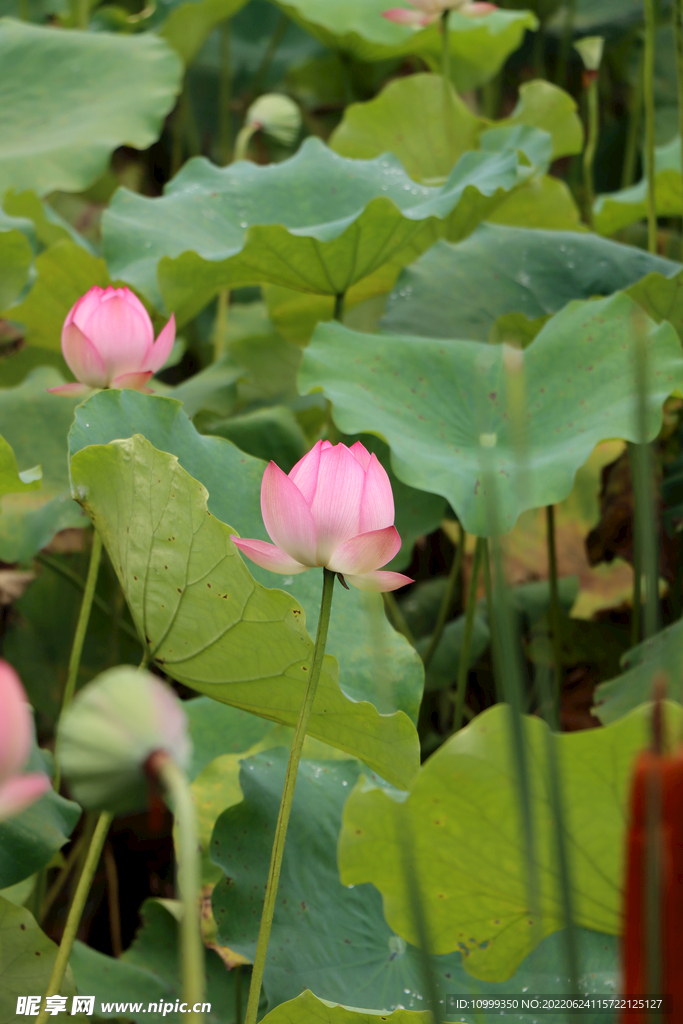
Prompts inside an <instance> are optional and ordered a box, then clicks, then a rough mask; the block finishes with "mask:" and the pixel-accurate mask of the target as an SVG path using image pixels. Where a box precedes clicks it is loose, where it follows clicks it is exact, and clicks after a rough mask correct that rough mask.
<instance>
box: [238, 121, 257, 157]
mask: <svg viewBox="0 0 683 1024" xmlns="http://www.w3.org/2000/svg"><path fill="white" fill-rule="evenodd" d="M258 130H259V126H258V124H257V123H256V122H255V121H249V122H248V123H247V124H243V125H242V127H241V128H240V130H239V131H238V133H237V139H236V140H235V152H234V154H233V160H234V161H235V162H237V161H238V160H246V159H247V152H248V150H249V143H250V142H251V137H252V135H255V134H256V132H257V131H258Z"/></svg>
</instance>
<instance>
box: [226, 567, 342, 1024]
mask: <svg viewBox="0 0 683 1024" xmlns="http://www.w3.org/2000/svg"><path fill="white" fill-rule="evenodd" d="M334 578H335V573H333V572H332V571H331V570H330V569H323V592H322V600H321V602H320V618H319V620H318V632H317V635H316V638H315V649H314V651H313V662H312V665H311V674H310V677H309V680H308V686H307V687H306V693H305V695H304V700H303V704H302V705H301V711H300V712H299V720H298V722H297V723H296V729H295V731H294V738H293V740H292V748H291V750H290V752H289V761H288V762H287V774H286V775H285V785H284V789H283V792H282V802H281V803H280V812H279V814H278V818H277V823H276V825H275V838H274V840H273V851H272V854H271V857H270V868H269V870H268V881H267V884H266V896H265V900H264V902H263V913H262V914H261V927H260V929H259V935H258V942H257V944H256V954H255V956H254V968H253V970H252V973H251V984H250V986H249V1001H248V1003H247V1015H246V1018H245V1024H256V1018H257V1016H258V1005H259V1000H260V998H261V984H262V982H263V971H264V969H265V966H266V954H267V952H268V941H269V939H270V929H271V927H272V924H273V914H274V913H275V900H276V899H277V888H278V882H279V881H280V868H281V867H282V855H283V853H284V849H285V839H286V838H287V825H288V824H289V816H290V813H291V810H292V800H293V799H294V787H295V786H296V775H297V771H298V769H299V761H300V760H301V750H302V748H303V745H304V739H305V738H306V729H307V728H308V722H309V719H310V717H311V712H312V710H313V701H314V700H315V694H316V690H317V689H318V681H319V679H320V672H321V670H322V666H323V657H324V655H325V644H326V643H327V630H328V628H329V625H330V612H331V610H332V592H333V589H334Z"/></svg>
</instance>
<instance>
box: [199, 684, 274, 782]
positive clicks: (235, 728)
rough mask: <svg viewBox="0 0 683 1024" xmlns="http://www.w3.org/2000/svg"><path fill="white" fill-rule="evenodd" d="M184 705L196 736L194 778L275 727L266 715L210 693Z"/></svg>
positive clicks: (245, 748)
mask: <svg viewBox="0 0 683 1024" xmlns="http://www.w3.org/2000/svg"><path fill="white" fill-rule="evenodd" d="M183 708H184V710H185V714H186V715H187V721H188V728H189V733H190V739H191V740H192V762H191V765H190V768H189V769H188V772H187V777H188V779H189V780H190V782H192V780H193V779H195V778H196V777H197V776H198V775H199V773H200V772H202V771H203V770H204V768H206V766H207V765H208V764H210V763H211V762H212V761H214V760H215V759H216V758H217V757H221V756H222V755H223V754H240V753H243V752H244V751H245V750H249V748H250V747H253V745H254V744H255V743H258V742H259V740H262V739H263V737H264V736H265V735H266V734H267V733H268V732H269V731H270V730H271V729H272V728H273V726H272V724H271V723H270V722H267V721H266V720H265V719H263V718H258V717H257V716H256V715H250V714H249V712H248V711H242V710H240V708H233V707H231V706H230V705H229V704H217V703H216V701H215V700H211V698H210V697H193V699H192V700H186V701H185V703H184V704H183Z"/></svg>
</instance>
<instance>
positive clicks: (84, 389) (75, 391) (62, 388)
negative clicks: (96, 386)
mask: <svg viewBox="0 0 683 1024" xmlns="http://www.w3.org/2000/svg"><path fill="white" fill-rule="evenodd" d="M45 390H46V391H49V393H50V394H51V395H87V394H88V393H89V392H90V391H92V388H91V387H90V385H89V384H79V383H78V381H75V382H74V383H73V384H60V385H59V387H56V388H45Z"/></svg>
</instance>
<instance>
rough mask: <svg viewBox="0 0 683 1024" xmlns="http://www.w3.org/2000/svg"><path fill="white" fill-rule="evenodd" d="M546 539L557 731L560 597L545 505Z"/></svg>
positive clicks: (551, 511) (549, 510)
mask: <svg viewBox="0 0 683 1024" xmlns="http://www.w3.org/2000/svg"><path fill="white" fill-rule="evenodd" d="M545 516H546V538H547V542H548V582H549V585H550V633H551V637H552V642H553V659H554V661H555V692H554V695H553V700H552V701H551V703H550V705H549V708H552V713H551V714H550V716H549V721H550V726H551V728H552V729H557V728H558V725H559V721H560V704H561V700H562V682H563V678H564V671H563V668H562V644H561V640H560V596H559V592H558V587H557V547H556V544H555V507H554V505H546V509H545Z"/></svg>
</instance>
